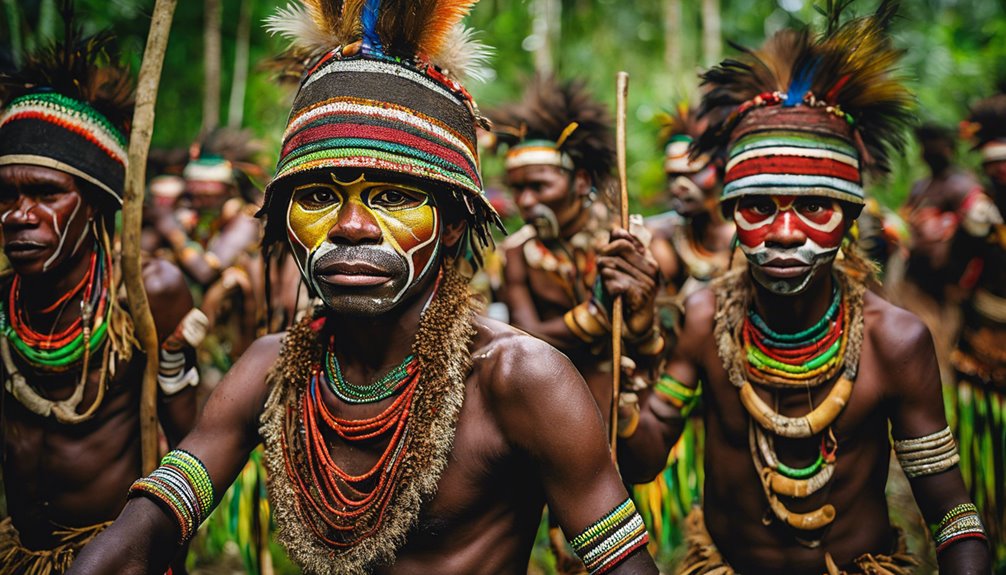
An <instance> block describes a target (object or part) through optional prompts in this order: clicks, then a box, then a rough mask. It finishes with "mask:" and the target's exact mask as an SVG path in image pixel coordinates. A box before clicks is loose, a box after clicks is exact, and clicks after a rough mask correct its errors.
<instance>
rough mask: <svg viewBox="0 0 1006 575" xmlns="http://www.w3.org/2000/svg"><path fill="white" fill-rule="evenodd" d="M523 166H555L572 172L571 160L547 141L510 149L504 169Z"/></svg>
mask: <svg viewBox="0 0 1006 575" xmlns="http://www.w3.org/2000/svg"><path fill="white" fill-rule="evenodd" d="M525 166H555V167H557V168H562V169H564V170H574V169H576V165H575V164H574V163H573V158H571V157H570V156H569V154H567V153H566V152H563V151H562V150H560V149H559V145H558V144H556V143H555V142H550V141H548V140H528V141H526V142H521V143H520V144H518V145H516V146H514V147H512V148H510V149H509V150H508V151H507V154H506V166H505V167H506V169H508V170H515V169H517V168H523V167H525Z"/></svg>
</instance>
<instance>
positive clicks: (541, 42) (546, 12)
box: [531, 0, 562, 74]
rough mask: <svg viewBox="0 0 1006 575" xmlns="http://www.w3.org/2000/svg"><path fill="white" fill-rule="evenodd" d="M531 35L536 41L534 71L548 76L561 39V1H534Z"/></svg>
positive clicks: (532, 4) (553, 67)
mask: <svg viewBox="0 0 1006 575" xmlns="http://www.w3.org/2000/svg"><path fill="white" fill-rule="evenodd" d="M531 10H532V16H533V22H532V24H531V27H532V34H533V35H534V37H535V38H536V39H537V46H535V49H534V51H533V52H534V69H535V71H536V72H538V73H539V74H550V73H551V72H552V70H554V69H555V56H554V54H556V53H557V52H558V49H559V40H560V38H561V37H562V0H534V1H533V2H532V3H531Z"/></svg>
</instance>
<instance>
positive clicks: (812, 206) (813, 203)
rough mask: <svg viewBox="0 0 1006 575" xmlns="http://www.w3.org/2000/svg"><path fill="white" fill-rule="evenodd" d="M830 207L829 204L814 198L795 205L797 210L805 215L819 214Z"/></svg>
mask: <svg viewBox="0 0 1006 575" xmlns="http://www.w3.org/2000/svg"><path fill="white" fill-rule="evenodd" d="M831 207H832V206H831V202H829V201H827V200H823V199H816V198H806V199H803V200H801V201H800V202H799V203H798V205H797V209H799V210H800V211H801V212H802V213H805V214H820V213H821V212H824V211H826V210H829V209H831Z"/></svg>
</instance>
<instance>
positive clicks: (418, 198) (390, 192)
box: [370, 188, 429, 210]
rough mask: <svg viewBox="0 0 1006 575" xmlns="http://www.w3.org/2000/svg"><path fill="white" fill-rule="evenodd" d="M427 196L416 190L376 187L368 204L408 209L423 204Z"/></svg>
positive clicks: (389, 208) (386, 208) (393, 208)
mask: <svg viewBox="0 0 1006 575" xmlns="http://www.w3.org/2000/svg"><path fill="white" fill-rule="evenodd" d="M428 198H429V196H427V195H426V194H424V193H423V192H420V191H418V190H405V189H402V188H378V189H377V190H374V191H373V192H372V193H371V195H370V205H372V206H374V207H376V208H383V209H385V210H409V209H413V208H418V207H420V206H423V205H425V204H426V201H427V199H428Z"/></svg>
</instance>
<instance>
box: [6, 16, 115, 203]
mask: <svg viewBox="0 0 1006 575" xmlns="http://www.w3.org/2000/svg"><path fill="white" fill-rule="evenodd" d="M61 14H62V16H63V21H64V35H63V39H62V40H61V41H59V42H55V43H54V44H52V45H51V46H49V47H47V48H44V49H42V50H40V51H39V52H37V53H35V54H29V55H28V56H27V58H26V63H25V65H24V66H23V67H22V68H21V69H20V70H17V71H15V72H13V73H11V74H6V75H2V76H0V101H2V102H4V106H5V107H4V109H3V115H2V116H0V164H4V163H21V164H36V165H41V166H47V167H51V168H56V169H61V170H63V171H66V172H68V173H71V174H73V175H75V176H77V177H79V178H81V179H83V180H85V181H87V182H89V183H91V184H93V185H95V186H97V187H98V188H100V189H101V190H103V191H105V192H107V193H108V194H111V195H112V196H113V197H114V198H113V199H114V203H115V204H116V205H120V204H121V195H122V187H123V183H124V178H125V165H126V139H127V134H128V131H129V122H130V120H131V119H132V114H133V90H134V84H133V81H132V78H131V76H130V73H129V71H128V69H126V68H125V67H123V66H122V65H120V59H119V55H118V53H117V51H116V48H115V42H114V37H113V36H112V34H111V33H109V32H107V31H105V32H99V33H97V34H95V35H93V36H86V37H85V36H84V35H83V33H82V32H81V29H80V27H79V26H78V25H77V23H76V21H75V16H74V11H73V4H72V2H71V1H70V0H65V1H64V2H63V4H62V6H61Z"/></svg>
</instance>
